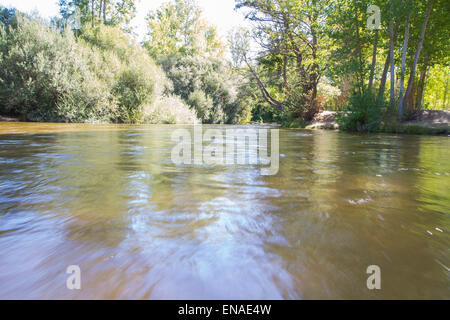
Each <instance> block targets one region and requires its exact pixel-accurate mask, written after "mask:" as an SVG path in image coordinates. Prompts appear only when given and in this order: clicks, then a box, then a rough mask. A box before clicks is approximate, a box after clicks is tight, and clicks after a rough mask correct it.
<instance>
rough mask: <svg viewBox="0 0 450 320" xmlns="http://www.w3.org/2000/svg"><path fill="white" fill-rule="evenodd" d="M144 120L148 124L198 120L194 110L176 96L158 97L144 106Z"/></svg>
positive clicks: (188, 122)
mask: <svg viewBox="0 0 450 320" xmlns="http://www.w3.org/2000/svg"><path fill="white" fill-rule="evenodd" d="M144 122H145V123H149V124H158V123H163V124H194V123H198V122H199V120H198V119H197V117H196V114H195V111H193V110H191V109H189V107H188V106H187V105H186V104H185V103H184V102H183V101H182V100H181V99H180V98H178V97H175V96H169V97H161V98H158V99H157V100H156V101H155V102H154V103H153V104H151V105H147V106H145V107H144Z"/></svg>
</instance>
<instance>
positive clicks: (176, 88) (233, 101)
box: [161, 55, 250, 123]
mask: <svg viewBox="0 0 450 320" xmlns="http://www.w3.org/2000/svg"><path fill="white" fill-rule="evenodd" d="M161 65H162V66H163V68H164V70H165V71H166V74H167V76H168V78H169V79H170V80H172V83H173V92H174V94H176V95H178V96H180V97H181V98H182V99H183V100H184V101H185V102H186V103H187V104H188V105H189V106H190V107H191V108H193V109H194V110H195V111H196V113H197V116H198V118H199V119H200V120H201V121H202V122H204V123H236V122H241V121H242V119H243V118H245V117H247V118H248V111H247V110H248V109H249V108H250V106H249V105H248V104H247V102H248V100H246V95H245V94H244V93H242V92H240V87H239V85H240V83H241V84H242V83H245V81H244V79H242V78H241V77H240V76H239V75H234V74H232V73H231V69H230V67H229V66H227V65H225V64H224V63H223V62H221V61H220V60H218V59H215V58H209V57H203V56H199V55H197V56H171V57H168V58H166V59H164V60H161Z"/></svg>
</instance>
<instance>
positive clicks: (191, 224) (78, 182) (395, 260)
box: [0, 123, 450, 299]
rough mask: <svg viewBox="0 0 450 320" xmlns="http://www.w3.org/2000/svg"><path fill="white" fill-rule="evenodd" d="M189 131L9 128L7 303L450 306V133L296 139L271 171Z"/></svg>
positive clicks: (3, 294) (2, 240)
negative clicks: (193, 161)
mask: <svg viewBox="0 0 450 320" xmlns="http://www.w3.org/2000/svg"><path fill="white" fill-rule="evenodd" d="M176 128H179V127H176V126H114V125H109V126H101V125H98V126H93V125H54V124H21V123H0V298H2V299H361V298H363V299H393V298H400V299H417V298H418V299H422V298H437V299H449V298H450V294H449V277H450V269H449V268H450V255H449V249H450V246H449V244H450V241H449V235H448V232H449V225H450V224H449V221H450V220H449V213H450V193H449V190H450V177H449V174H450V161H449V159H450V158H449V155H450V154H449V150H450V140H449V138H448V137H421V136H397V135H349V134H343V133H336V132H319V131H314V132H312V131H304V130H281V131H280V153H281V158H280V171H279V173H278V174H277V175H276V176H261V175H260V168H259V167H258V166H250V165H248V166H195V165H178V166H177V165H174V164H173V163H172V162H171V159H170V157H171V149H172V148H173V146H174V143H173V142H172V141H171V133H172V131H173V130H174V129H176ZM215 128H226V127H221V126H217V127H215ZM69 265H79V266H80V268H81V271H82V290H79V291H71V290H68V289H67V288H66V279H67V277H68V275H67V274H66V273H65V271H66V268H67V267H68V266H69ZM369 265H378V266H380V268H381V272H382V289H381V290H379V291H370V290H368V289H367V286H366V280H367V277H368V275H367V274H366V269H367V267H368V266H369Z"/></svg>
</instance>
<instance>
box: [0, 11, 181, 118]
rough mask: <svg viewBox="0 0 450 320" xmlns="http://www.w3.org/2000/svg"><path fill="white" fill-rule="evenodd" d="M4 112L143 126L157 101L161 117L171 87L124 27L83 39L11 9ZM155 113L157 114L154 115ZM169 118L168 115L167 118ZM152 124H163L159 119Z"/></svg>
mask: <svg viewBox="0 0 450 320" xmlns="http://www.w3.org/2000/svg"><path fill="white" fill-rule="evenodd" d="M0 17H1V19H0V112H1V113H2V114H5V115H12V116H20V117H22V118H25V119H27V120H30V121H52V122H116V123H117V122H119V123H141V122H144V118H145V116H147V115H146V110H145V109H146V108H147V109H148V106H149V105H150V106H152V105H154V104H155V102H156V101H158V103H157V105H158V110H160V111H159V113H160V114H162V115H163V119H161V121H169V120H167V119H166V118H168V117H169V116H168V115H170V114H172V112H174V108H175V110H176V112H180V116H175V117H172V118H171V120H170V122H172V121H173V119H175V121H178V120H181V119H183V117H188V114H189V113H190V111H189V110H188V108H187V107H185V106H183V107H182V106H181V105H180V103H175V105H176V107H173V106H167V108H168V111H167V112H162V111H161V109H162V108H163V106H162V103H163V102H164V101H166V102H167V103H174V101H175V100H174V98H164V97H165V96H166V94H167V93H168V92H169V91H170V88H171V83H170V81H169V80H168V79H167V77H166V76H165V74H164V72H163V71H162V69H161V68H160V67H158V66H157V65H156V64H155V63H154V61H153V60H152V59H151V58H150V57H149V56H148V55H147V53H146V52H145V50H143V49H142V48H140V47H139V46H138V45H137V44H136V43H135V42H134V41H133V40H132V39H131V38H130V37H129V36H127V35H125V34H124V33H123V32H122V31H121V30H120V29H119V28H115V27H108V26H99V27H96V28H85V29H83V30H82V33H81V35H80V37H79V38H76V37H75V36H74V35H73V33H72V31H71V30H65V31H62V32H61V31H59V30H57V29H55V28H50V27H49V26H47V25H46V24H44V23H42V22H41V21H39V20H37V19H33V18H29V17H25V16H21V15H20V14H18V15H17V19H14V24H12V23H10V22H9V21H13V20H12V18H11V16H10V14H9V11H8V12H3V13H2V14H0ZM153 116H154V114H153ZM169 118H170V117H169ZM152 121H156V122H157V121H158V120H157V119H153V120H152Z"/></svg>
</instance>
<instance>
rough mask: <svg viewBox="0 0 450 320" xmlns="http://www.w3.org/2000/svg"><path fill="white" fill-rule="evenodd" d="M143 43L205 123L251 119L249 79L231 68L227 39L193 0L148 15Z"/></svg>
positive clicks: (176, 2) (167, 5)
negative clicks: (146, 30)
mask: <svg viewBox="0 0 450 320" xmlns="http://www.w3.org/2000/svg"><path fill="white" fill-rule="evenodd" d="M147 26H148V38H147V40H146V41H145V42H144V47H145V48H146V49H147V51H148V52H149V54H150V55H151V56H152V57H154V59H156V61H158V63H159V64H160V65H161V66H162V67H163V69H164V71H165V72H166V74H167V76H168V78H169V79H170V80H171V81H172V83H173V92H174V94H176V95H178V96H180V97H181V98H182V99H183V101H185V102H186V103H187V104H188V105H189V106H190V107H191V108H192V110H195V112H196V114H197V116H198V118H199V119H200V120H202V121H203V122H205V123H237V122H245V121H248V120H249V119H248V118H249V117H248V115H249V109H251V107H252V106H251V105H249V104H248V103H247V102H248V100H247V99H246V94H244V93H243V92H245V91H242V90H241V89H242V87H243V86H244V85H245V84H246V82H247V81H246V79H245V78H244V77H242V76H241V75H238V74H234V73H233V72H232V68H231V65H230V63H229V62H228V61H226V58H225V50H226V45H225V44H224V43H223V42H222V40H221V39H220V37H219V36H218V34H217V31H216V29H215V27H214V26H212V25H210V24H209V23H208V22H207V21H206V20H204V19H203V18H202V12H201V9H200V7H198V5H197V4H196V3H195V2H194V1H192V0H172V1H169V2H166V3H164V4H163V5H162V6H161V7H160V8H158V9H156V10H155V11H152V12H150V14H149V15H148V16H147Z"/></svg>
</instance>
